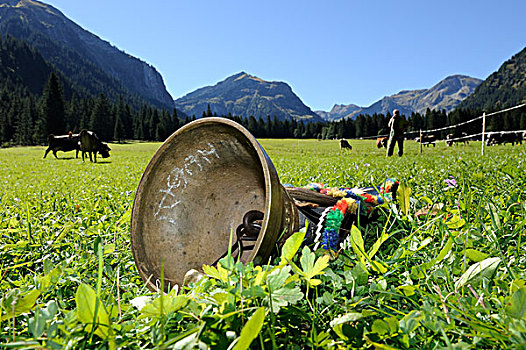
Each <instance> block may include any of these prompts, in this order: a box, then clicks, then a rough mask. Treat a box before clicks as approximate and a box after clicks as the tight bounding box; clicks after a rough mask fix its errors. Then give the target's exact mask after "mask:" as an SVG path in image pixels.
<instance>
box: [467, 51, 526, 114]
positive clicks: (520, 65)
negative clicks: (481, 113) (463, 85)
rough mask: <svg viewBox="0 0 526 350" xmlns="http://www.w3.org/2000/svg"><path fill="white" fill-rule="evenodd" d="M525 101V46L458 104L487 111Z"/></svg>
mask: <svg viewBox="0 0 526 350" xmlns="http://www.w3.org/2000/svg"><path fill="white" fill-rule="evenodd" d="M522 103H526V48H524V49H522V51H520V52H519V53H517V54H515V55H514V56H513V57H512V58H511V59H509V60H507V61H506V62H504V63H503V64H502V65H501V66H500V68H499V70H498V71H496V72H494V73H492V74H491V75H490V76H489V77H488V78H486V80H484V81H483V82H482V83H481V84H480V85H479V87H478V88H477V89H476V90H475V92H473V94H472V95H470V96H469V97H468V98H466V99H465V100H464V101H462V103H461V104H460V105H459V108H464V109H468V108H469V109H484V110H487V111H491V110H497V109H501V108H508V107H513V106H516V105H519V104H522Z"/></svg>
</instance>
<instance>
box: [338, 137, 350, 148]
mask: <svg viewBox="0 0 526 350" xmlns="http://www.w3.org/2000/svg"><path fill="white" fill-rule="evenodd" d="M340 149H349V150H351V149H352V146H351V145H350V144H349V142H348V141H347V140H346V139H341V140H340Z"/></svg>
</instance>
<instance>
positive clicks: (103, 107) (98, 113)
mask: <svg viewBox="0 0 526 350" xmlns="http://www.w3.org/2000/svg"><path fill="white" fill-rule="evenodd" d="M89 128H90V130H92V131H93V132H95V133H96V134H97V135H98V137H99V138H100V139H101V140H111V139H112V137H113V133H114V129H115V124H114V122H113V116H112V113H111V106H110V102H109V101H108V99H107V98H106V95H104V93H102V92H101V93H100V94H99V96H98V98H97V100H96V101H95V105H94V106H93V112H92V113H91V118H90V123H89Z"/></svg>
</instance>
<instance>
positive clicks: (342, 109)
mask: <svg viewBox="0 0 526 350" xmlns="http://www.w3.org/2000/svg"><path fill="white" fill-rule="evenodd" d="M361 108H362V107H360V106H357V105H353V104H350V105H338V104H336V105H334V106H333V107H332V109H331V110H330V112H325V111H315V112H316V113H317V114H318V115H319V116H320V117H322V118H323V119H325V120H329V121H332V120H338V119H341V118H345V117H346V116H348V115H351V114H353V113H354V112H356V111H358V110H360V109H361Z"/></svg>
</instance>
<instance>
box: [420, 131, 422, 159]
mask: <svg viewBox="0 0 526 350" xmlns="http://www.w3.org/2000/svg"><path fill="white" fill-rule="evenodd" d="M420 154H422V129H420Z"/></svg>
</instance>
